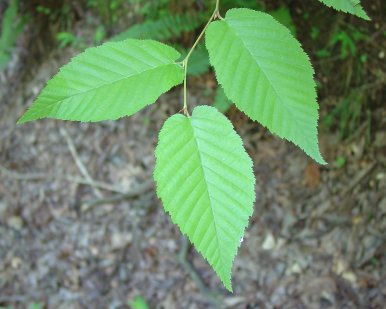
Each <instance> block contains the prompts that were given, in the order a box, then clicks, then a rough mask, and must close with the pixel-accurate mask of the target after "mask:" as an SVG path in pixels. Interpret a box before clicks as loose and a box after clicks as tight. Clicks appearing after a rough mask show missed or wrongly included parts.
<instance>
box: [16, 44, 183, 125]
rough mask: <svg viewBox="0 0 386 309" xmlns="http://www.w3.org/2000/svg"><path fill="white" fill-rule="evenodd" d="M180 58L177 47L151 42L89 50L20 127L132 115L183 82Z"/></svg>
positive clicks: (54, 82)
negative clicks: (42, 121)
mask: <svg viewBox="0 0 386 309" xmlns="http://www.w3.org/2000/svg"><path fill="white" fill-rule="evenodd" d="M179 56H180V54H179V53H178V52H177V51H176V50H175V49H173V48H171V47H169V46H166V45H164V44H162V43H159V42H156V41H150V40H144V41H140V40H126V41H122V42H110V43H106V44H103V45H101V46H99V47H94V48H89V49H87V50H86V51H85V52H84V53H82V54H80V55H79V56H77V57H75V58H74V59H72V61H71V62H70V63H69V64H67V65H65V66H64V67H62V68H61V70H60V71H59V73H58V74H57V75H56V76H54V77H53V79H51V80H50V81H49V82H48V83H47V86H46V87H45V88H44V89H43V90H42V92H41V94H40V95H39V97H38V98H37V99H36V101H35V102H34V103H33V105H32V106H31V108H30V109H29V110H28V111H27V112H26V113H25V114H24V115H23V116H22V118H21V119H20V120H19V122H18V123H24V122H27V121H31V120H35V119H40V118H45V117H47V118H56V119H63V120H78V121H101V120H113V119H117V118H120V117H123V116H129V115H132V114H134V113H136V112H137V111H139V110H140V109H142V108H144V107H145V106H147V105H149V104H152V103H154V102H155V101H156V100H157V98H158V97H159V96H160V95H161V94H162V93H164V92H166V91H168V90H169V89H170V88H172V87H173V86H175V85H178V84H180V83H181V82H182V81H183V78H184V72H183V69H182V67H181V66H180V65H179V64H176V63H175V60H176V59H178V58H179Z"/></svg>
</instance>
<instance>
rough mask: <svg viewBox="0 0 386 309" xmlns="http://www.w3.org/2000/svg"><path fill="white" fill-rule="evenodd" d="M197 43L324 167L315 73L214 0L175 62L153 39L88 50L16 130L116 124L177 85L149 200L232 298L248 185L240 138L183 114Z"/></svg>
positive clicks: (269, 120)
mask: <svg viewBox="0 0 386 309" xmlns="http://www.w3.org/2000/svg"><path fill="white" fill-rule="evenodd" d="M350 1H351V0H350ZM340 3H343V2H342V1H340ZM347 3H349V0H347ZM204 35H205V44H206V48H207V50H208V53H209V60H210V64H211V65H212V66H213V67H214V69H215V72H216V77H217V80H218V81H219V83H220V84H221V86H222V88H223V91H224V94H225V96H226V97H227V98H228V99H230V101H232V102H234V103H235V105H236V107H237V108H239V109H240V110H242V111H243V112H244V113H245V114H246V115H248V116H249V117H250V118H251V119H253V120H256V121H258V122H259V123H261V124H262V125H264V126H265V127H267V128H268V129H269V130H270V131H271V132H272V133H274V134H276V135H278V136H280V137H282V138H284V139H287V140H289V141H291V142H293V143H294V144H295V145H297V146H299V147H300V148H301V149H303V150H304V152H305V153H306V154H308V155H309V156H310V157H311V158H313V159H314V160H315V161H317V162H318V163H320V164H325V163H326V162H325V161H324V159H323V157H322V155H321V154H320V151H319V146H318V138H317V120H318V104H317V101H316V91H315V82H314V80H313V74H314V71H313V69H312V66H311V63H310V61H309V58H308V56H307V54H306V53H305V52H304V51H303V49H302V47H301V45H300V43H299V42H298V41H297V40H296V39H295V38H294V37H293V35H292V34H291V32H290V31H289V30H288V29H287V28H286V27H285V26H283V25H282V24H281V23H279V22H277V21H276V20H275V19H274V18H273V17H272V16H270V15H269V14H267V13H263V12H258V11H256V10H251V9H246V8H240V9H230V10H228V11H227V13H226V15H225V17H222V16H221V15H220V1H219V0H217V1H216V6H215V8H214V10H213V13H212V15H211V17H210V18H209V20H208V22H207V24H206V25H205V27H204V29H203V31H202V32H201V34H200V35H199V36H198V38H197V40H196V41H195V43H194V44H193V46H192V48H191V49H190V51H189V52H188V53H187V54H186V56H185V57H184V58H183V59H182V60H179V59H180V57H181V55H180V53H179V52H178V51H177V50H176V49H174V48H173V47H171V46H167V45H165V44H163V43H159V42H156V41H153V40H138V39H127V40H123V41H119V42H108V43H105V44H103V45H102V46H99V47H95V48H89V49H87V50H86V51H85V52H84V53H81V54H80V55H79V56H77V57H75V58H74V59H73V60H72V61H71V62H70V63H69V64H67V65H65V66H64V67H62V69H61V70H60V72H59V73H58V74H57V75H56V76H54V77H53V79H51V80H50V81H49V82H48V83H47V85H46V87H45V88H44V89H43V90H42V92H41V94H40V95H39V96H38V98H37V99H36V101H35V102H34V103H33V105H32V106H31V107H30V108H29V110H28V111H27V112H26V113H25V114H24V115H23V116H22V117H21V118H20V119H19V121H18V123H26V122H28V121H32V120H36V119H41V118H56V119H63V120H76V121H102V120H113V119H118V118H120V117H124V116H130V115H132V114H134V113H136V112H137V111H139V110H141V109H143V108H144V107H145V106H147V105H149V104H152V103H154V102H155V101H156V100H157V98H158V97H159V96H160V95H161V94H162V93H164V92H166V91H168V90H169V89H170V88H172V87H173V86H176V85H179V84H181V83H183V90H184V100H183V104H182V106H183V109H182V110H183V114H176V115H174V116H171V117H170V118H169V119H168V120H167V121H166V122H165V124H164V125H163V127H162V129H161V132H160V135H159V141H158V145H157V148H156V151H155V155H156V165H155V171H154V179H155V182H156V186H157V194H158V196H159V197H160V199H161V200H162V202H163V206H164V208H165V211H166V212H168V213H169V214H170V215H171V218H172V220H173V222H174V223H175V224H177V225H178V226H179V228H180V230H181V231H182V233H183V234H186V235H187V236H188V238H189V239H190V241H191V242H192V243H193V245H194V246H195V247H196V249H197V250H198V251H199V252H200V253H201V254H202V255H203V256H204V257H205V258H206V259H207V260H208V262H209V264H210V265H211V266H212V267H213V269H214V270H215V272H216V273H217V275H218V276H219V277H220V279H221V281H222V282H223V284H224V286H225V287H226V288H227V289H228V290H230V291H232V285H231V270H232V264H233V260H234V258H235V256H236V253H237V250H238V247H239V246H240V243H241V241H242V238H243V235H244V231H245V228H246V227H247V225H248V220H249V217H250V216H251V214H252V212H253V203H254V200H255V193H254V186H255V178H254V174H253V166H252V165H253V164H252V160H251V159H250V158H249V156H248V154H247V153H246V152H245V150H244V148H243V145H242V140H241V138H240V137H239V136H238V135H237V133H236V132H235V131H234V129H233V126H232V124H231V122H230V121H229V120H228V119H227V118H226V117H225V116H224V115H223V114H222V113H220V112H219V111H218V110H217V109H216V108H214V107H209V106H199V107H196V108H195V109H194V110H193V112H192V115H190V112H189V108H188V100H187V74H188V71H189V66H190V64H191V60H192V59H193V58H192V57H193V54H194V51H195V50H197V48H198V47H197V46H199V44H200V41H201V39H202V38H203V37H204Z"/></svg>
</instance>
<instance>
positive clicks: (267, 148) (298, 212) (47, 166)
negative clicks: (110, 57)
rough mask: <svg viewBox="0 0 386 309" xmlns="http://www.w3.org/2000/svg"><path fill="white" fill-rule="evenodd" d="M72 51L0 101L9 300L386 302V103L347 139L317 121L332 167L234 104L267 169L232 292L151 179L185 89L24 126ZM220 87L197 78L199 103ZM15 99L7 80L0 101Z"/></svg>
mask: <svg viewBox="0 0 386 309" xmlns="http://www.w3.org/2000/svg"><path fill="white" fill-rule="evenodd" d="M380 48H383V47H380ZM383 51H385V50H383ZM376 55H378V52H376ZM69 57H70V52H69V51H68V50H59V51H58V52H56V53H53V54H52V55H51V57H49V58H48V59H47V60H46V61H44V62H43V63H42V64H41V65H39V67H38V68H37V69H36V71H34V73H33V75H34V78H33V79H31V80H29V81H28V82H26V83H25V84H23V85H22V87H19V90H18V91H16V92H14V93H13V94H12V96H11V97H8V98H7V102H8V103H7V104H4V105H3V106H1V111H2V112H1V114H0V307H1V306H11V308H26V307H27V305H28V304H31V303H33V302H36V303H42V304H44V307H45V308H60V309H72V308H74V309H78V308H79V309H80V308H90V309H91V308H92V309H99V308H101V309H102V308H129V307H128V301H129V300H131V299H133V298H134V297H135V296H138V295H140V296H142V297H143V298H144V299H146V301H148V302H149V305H150V307H151V308H167V309H174V308H176V309H177V308H192V309H193V308H240V309H241V308H259V309H260V308H261V309H265V308H266V309H273V308H280V309H301V308H305V309H308V308H310V309H313V308H315V309H319V308H331V309H332V308H334V309H335V308H336V309H342V308H347V309H349V308H360V309H362V308H363V309H365V308H369V309H370V308H371V309H385V308H386V307H385V306H386V131H385V127H386V109H385V102H384V101H383V102H378V104H375V105H373V106H375V107H374V108H373V109H371V110H369V111H368V113H369V117H367V118H366V119H368V120H367V121H364V122H362V125H361V126H359V128H357V129H356V131H355V133H353V134H352V135H351V136H350V137H349V138H346V139H345V140H344V141H342V140H341V138H340V136H339V133H338V132H334V130H331V129H326V128H324V129H323V128H322V129H321V130H320V134H319V139H320V147H321V150H322V153H323V154H324V156H325V158H326V160H327V161H328V162H329V165H327V166H319V165H317V164H315V163H313V162H312V160H310V159H309V158H308V157H307V156H306V155H305V154H304V153H303V152H302V151H300V150H298V149H297V148H296V147H295V146H293V145H292V144H290V143H288V142H285V141H282V140H279V139H278V138H276V137H275V136H273V135H271V134H270V133H269V132H267V131H266V130H265V129H264V128H262V127H261V126H259V125H258V124H256V123H252V122H250V121H249V120H248V119H246V117H245V116H243V115H242V114H241V113H240V112H237V111H236V110H233V109H231V110H230V111H229V112H228V116H229V118H230V119H231V120H232V122H233V124H234V125H235V128H236V130H237V131H238V132H239V134H240V135H241V136H242V138H243V141H244V144H245V147H246V149H247V151H248V153H249V154H250V156H251V157H252V159H253V161H254V171H255V175H256V179H257V182H256V195H257V197H256V202H255V210H254V214H253V216H252V218H251V220H250V224H249V228H248V229H247V232H246V235H245V237H244V240H243V243H242V245H241V247H240V250H239V252H238V255H237V257H236V260H235V264H234V268H233V276H232V278H233V287H234V293H233V294H230V293H228V292H227V291H226V290H225V289H224V288H223V287H222V285H221V283H220V281H219V279H218V278H217V277H216V275H215V274H214V273H213V271H212V270H211V268H210V267H209V266H208V264H207V263H206V262H205V260H203V258H202V257H201V256H200V255H199V254H197V252H196V251H195V250H194V249H192V248H191V247H190V246H187V243H186V241H185V239H184V238H182V237H181V235H180V233H179V231H178V229H177V228H176V227H175V226H173V224H172V223H171V220H170V218H169V217H168V215H166V214H165V213H164V211H163V208H162V205H161V203H160V201H159V200H158V198H157V197H156V194H155V190H154V184H153V182H152V172H153V167H154V154H153V152H154V147H155V145H156V143H157V133H158V131H159V129H160V127H161V126H162V124H163V122H164V121H165V120H166V119H167V117H168V116H170V115H172V114H174V113H176V112H177V111H179V110H180V109H181V91H180V89H177V90H175V91H172V92H170V93H168V94H165V95H163V96H162V97H161V98H160V99H159V101H158V102H157V103H156V104H154V105H152V106H150V107H147V108H145V109H144V110H143V111H141V112H140V113H138V114H137V115H135V116H132V117H130V118H124V119H120V120H118V121H115V122H103V123H95V124H80V123H70V122H62V121H55V120H42V121H38V122H33V123H28V124H26V125H23V126H16V124H15V123H16V121H17V119H18V118H19V117H20V116H21V114H22V113H23V111H24V110H25V108H26V106H29V105H30V104H31V103H32V101H33V99H34V97H35V96H36V95H37V94H38V92H39V91H40V89H41V88H42V87H43V85H44V83H45V82H46V81H47V79H48V78H49V76H52V75H53V74H54V73H55V72H56V71H57V70H58V68H59V67H60V65H62V64H63V63H66V62H67V61H68V59H69ZM377 59H378V58H377ZM377 61H378V62H379V66H377V68H378V69H381V70H383V69H384V63H383V62H384V60H383V61H382V59H380V58H379V59H378V60H377ZM383 74H386V71H383ZM3 78H4V76H3ZM3 80H4V79H3ZM8 81H9V79H8ZM213 84H214V77H213V75H212V74H211V73H209V74H207V75H205V76H204V77H201V78H193V79H192V81H191V86H192V89H191V90H190V92H189V100H190V102H191V106H192V107H193V106H195V105H201V104H210V95H209V96H203V95H202V93H208V91H209V90H210V89H211V88H212V87H213ZM0 88H1V87H0ZM208 89H209V90H208ZM383 90H384V89H383ZM209 93H210V91H209ZM378 94H379V92H378ZM369 95H370V94H369ZM6 96H7V92H6V91H5V89H4V88H3V89H2V90H0V102H1V101H2V99H4V98H5V97H6ZM384 98H385V96H384V95H383V96H379V95H378V97H376V98H375V99H376V100H383V99H384ZM329 99H331V98H329V97H327V96H325V97H323V99H322V101H321V105H322V104H323V103H324V102H328V101H329ZM4 102H5V101H4ZM321 117H323V115H322V116H321ZM369 122H371V123H369ZM335 131H336V130H335Z"/></svg>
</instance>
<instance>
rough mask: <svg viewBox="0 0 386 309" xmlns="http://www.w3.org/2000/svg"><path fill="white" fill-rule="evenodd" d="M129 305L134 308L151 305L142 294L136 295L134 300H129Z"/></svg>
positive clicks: (139, 308) (145, 307) (146, 308)
mask: <svg viewBox="0 0 386 309" xmlns="http://www.w3.org/2000/svg"><path fill="white" fill-rule="evenodd" d="M129 306H130V307H131V308H132V309H149V308H150V307H149V305H148V304H147V302H146V300H145V299H144V298H143V297H142V296H136V297H135V298H134V299H133V300H132V301H129Z"/></svg>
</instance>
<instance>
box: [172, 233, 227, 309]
mask: <svg viewBox="0 0 386 309" xmlns="http://www.w3.org/2000/svg"><path fill="white" fill-rule="evenodd" d="M180 246H181V249H180V251H179V253H178V256H177V260H178V262H179V263H180V265H181V266H182V268H183V269H184V270H185V271H186V273H187V274H188V275H189V277H190V279H192V281H193V282H194V284H195V285H196V286H197V287H198V289H199V290H200V293H201V294H202V295H204V296H205V297H206V298H207V299H208V301H210V302H211V303H212V305H213V306H215V307H216V308H223V305H222V303H221V301H220V300H219V299H218V295H217V293H213V292H211V291H210V290H209V289H208V288H207V287H206V285H205V283H204V282H203V281H202V279H201V278H200V276H199V275H198V274H197V272H196V270H195V269H194V268H193V266H192V265H191V264H190V262H189V261H188V259H187V254H188V250H189V240H188V239H187V238H186V237H185V236H182V237H181V244H180Z"/></svg>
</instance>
